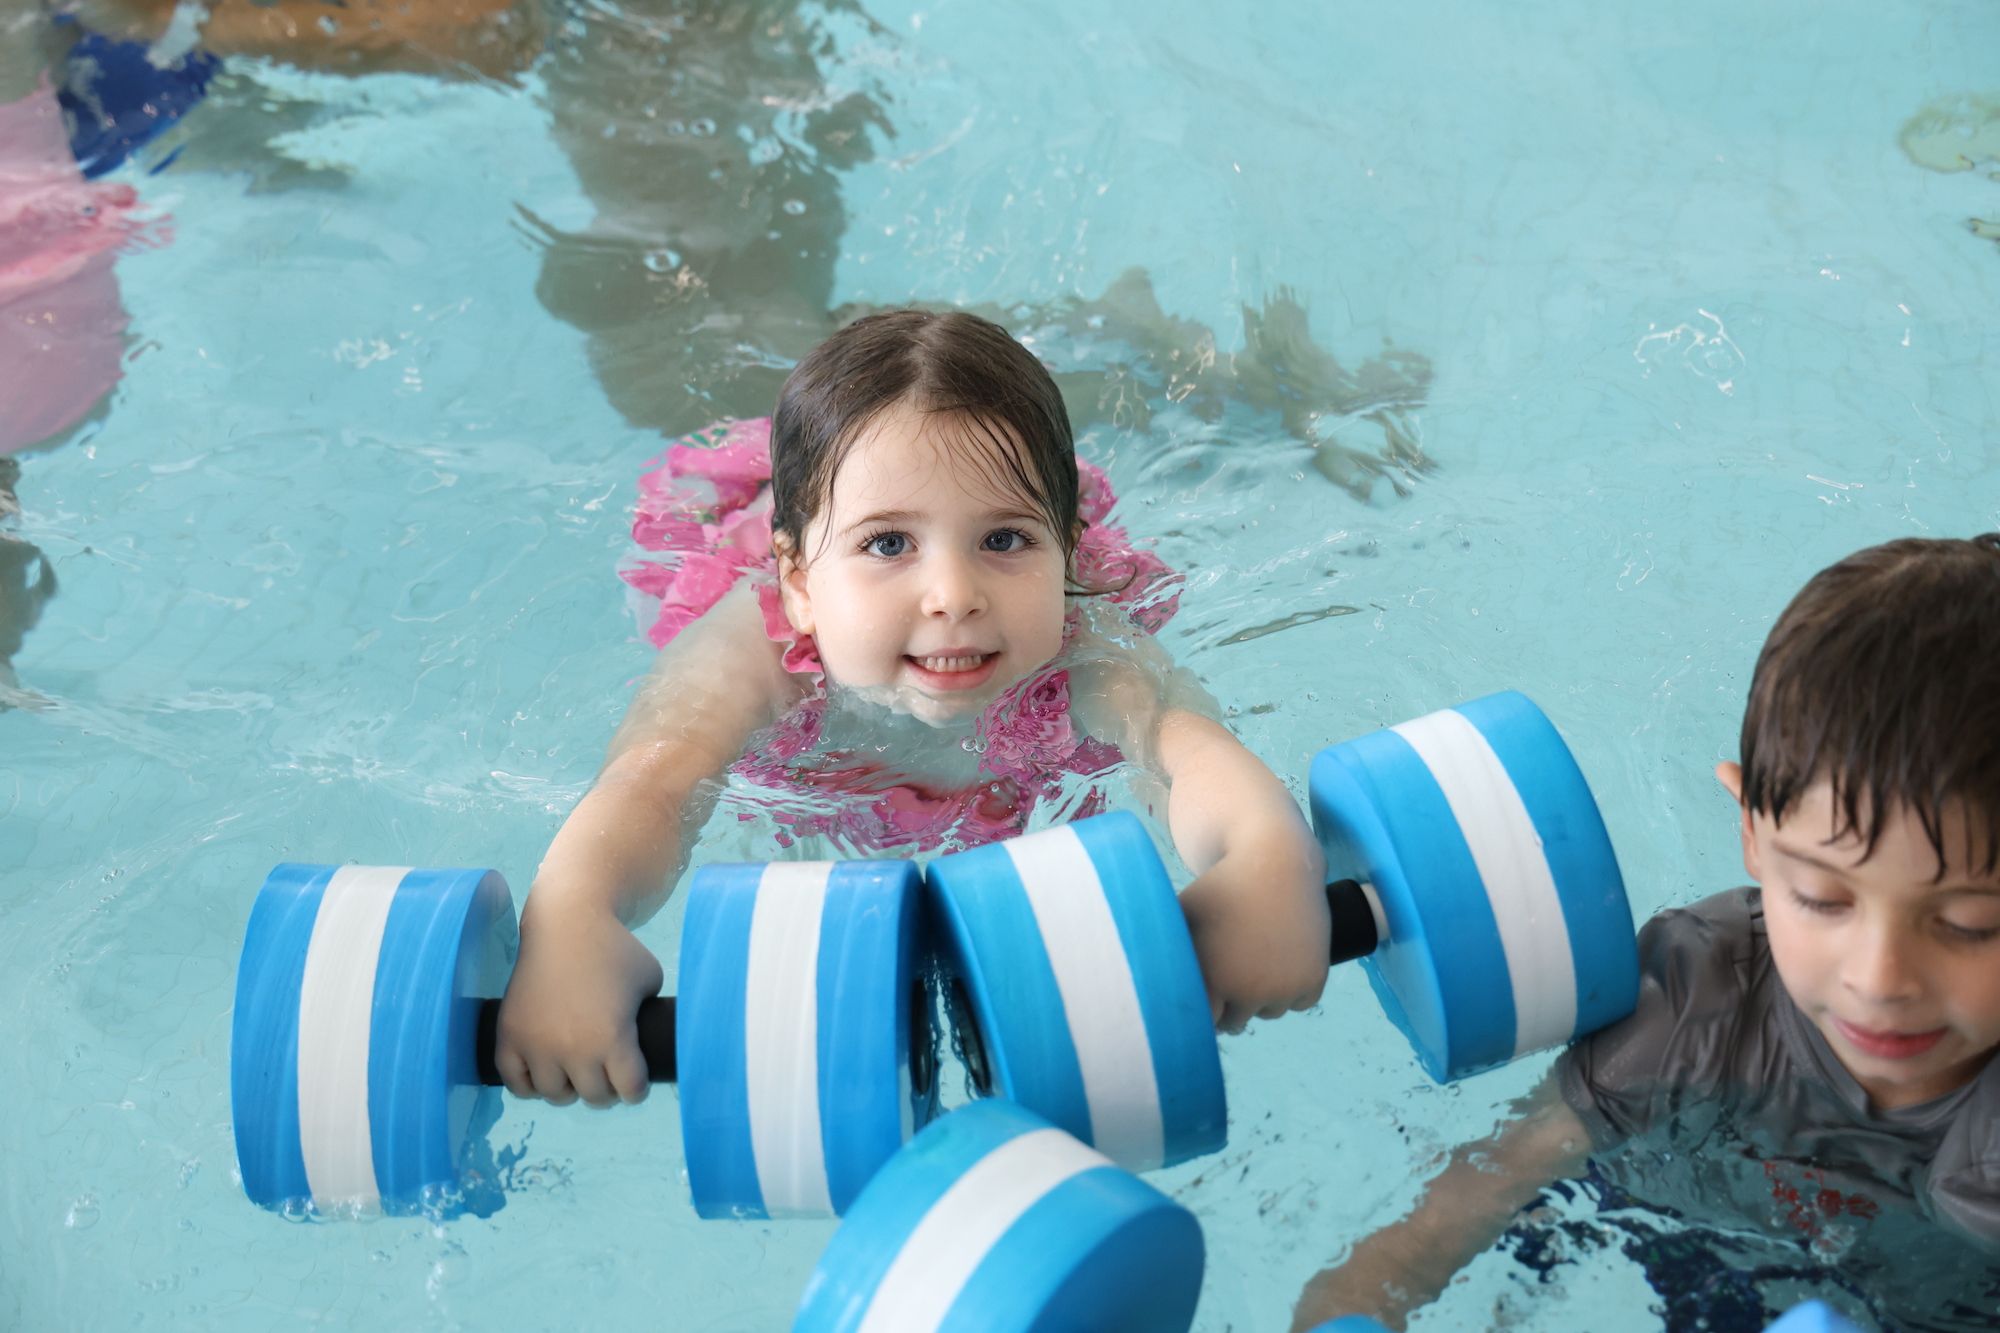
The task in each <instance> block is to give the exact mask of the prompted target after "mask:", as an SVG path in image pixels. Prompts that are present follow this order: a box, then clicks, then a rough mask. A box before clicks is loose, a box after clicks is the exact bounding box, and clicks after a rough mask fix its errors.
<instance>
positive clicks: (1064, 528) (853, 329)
mask: <svg viewBox="0 0 2000 1333" xmlns="http://www.w3.org/2000/svg"><path fill="white" fill-rule="evenodd" d="M906 401H907V402H909V403H910V404H912V405H913V406H914V407H915V408H916V409H917V410H918V411H920V412H923V413H924V414H926V415H927V416H930V417H933V418H935V419H936V420H937V422H938V425H939V427H940V429H945V430H950V431H953V432H957V433H958V437H959V442H963V443H965V444H967V445H968V446H970V447H971V451H973V452H976V455H977V456H978V457H979V458H980V459H981V460H982V461H983V463H984V466H985V467H986V469H987V471H988V474H989V476H990V477H991V479H992V480H993V482H994V483H995V485H996V486H998V487H1000V488H1002V489H1005V490H1007V491H1010V492H1013V493H1016V494H1018V495H1019V496H1021V497H1022V498H1023V499H1026V500H1028V501H1029V502H1030V503H1031V504H1032V505H1033V506H1034V508H1035V509H1036V510H1037V511H1038V512H1039V513H1040V514H1041V515H1042V516H1043V518H1044V519H1046V520H1047V522H1048V525H1049V528H1050V530H1051V531H1053V532H1055V533H1056V534H1057V537H1058V540H1060V541H1061V542H1062V548H1063V558H1064V562H1065V563H1066V564H1067V563H1068V562H1069V559H1070V557H1072V556H1074V555H1075V553H1076V542H1077V538H1078V537H1079V536H1080V535H1081V533H1082V524H1081V523H1080V522H1079V520H1078V509H1077V504H1078V500H1077V484H1078V483H1077V469H1076V437H1075V435H1074V434H1073V433H1072V431H1071V429H1070V422H1069V412H1068V410H1067V409H1066V408H1064V406H1063V401H1062V394H1061V393H1060V392H1059V391H1058V390H1057V388H1056V384H1055V380H1054V379H1052V378H1051V377H1050V376H1049V372H1048V370H1047V369H1046V368H1045V367H1044V366H1043V365H1042V363H1041V362H1040V361H1037V360H1036V359H1035V357H1034V354H1033V353H1031V352H1030V351H1028V349H1027V348H1025V347H1023V346H1021V344H1020V343H1018V342H1016V341H1014V339H1013V337H1012V336H1011V335H1009V334H1008V332H1007V330H1005V329H1003V328H1001V327H1000V326H999V325H998V324H995V323H993V322H992V321H990V320H985V319H981V318H979V317H978V316H977V315H968V314H965V313H963V312H961V311H950V312H946V313H942V314H938V313H933V312H931V311H926V310H892V311H888V312H886V313H883V314H878V315H869V316H866V317H864V318H862V319H858V320H856V321H854V322H853V323H852V324H849V325H848V326H847V327H846V328H844V329H842V330H840V332H838V333H836V334H834V335H833V336H832V337H831V338H828V339H827V340H826V341H825V342H823V343H821V344H820V345H819V346H818V347H815V348H814V349H813V350H812V351H811V352H809V353H808V354H807V355H806V357H805V358H804V359H803V360H801V361H800V362H799V364H798V366H797V367H796V368H795V369H794V370H793V371H792V373H791V375H790V376H789V377H788V378H787V379H786V380H785V385H784V388H783V389H781V390H780V391H779V393H778V410H777V411H776V412H775V413H774V414H773V415H772V421H771V502H772V507H771V530H772V531H773V532H774V533H776V534H778V535H779V536H780V538H781V539H782V541H783V542H784V543H785V544H786V545H788V546H789V548H790V550H791V552H793V553H796V554H797V555H798V556H800V557H803V556H804V554H805V547H804V544H805V531H806V528H807V526H808V525H809V524H810V523H811V522H812V520H813V519H814V517H816V516H817V515H818V514H819V512H820V511H821V510H823V509H824V508H825V507H826V504H827V501H828V499H829V498H830V497H831V496H832V494H833V479H834V475H835V474H836V473H837V472H838V471H839V470H840V464H841V462H842V460H843V459H845V458H846V456H847V451H848V449H849V448H851V447H852V446H853V444H854V441H855V439H856V438H857V437H858V436H859V435H860V434H861V433H862V432H863V431H864V430H866V429H867V427H868V424H869V423H870V422H871V421H873V420H875V418H876V417H878V416H880V415H881V414H882V413H883V412H884V411H886V410H888V409H889V408H891V407H893V406H895V405H896V404H898V403H901V402H906Z"/></svg>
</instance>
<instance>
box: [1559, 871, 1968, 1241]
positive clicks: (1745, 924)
mask: <svg viewBox="0 0 2000 1333" xmlns="http://www.w3.org/2000/svg"><path fill="white" fill-rule="evenodd" d="M1639 968H1640V983H1639V1007H1638V1009H1637V1011H1636V1012H1634V1013H1633V1014H1632V1015H1631V1016H1630V1017H1629V1018H1626V1019H1624V1020H1623V1021H1622V1022H1619V1023H1616V1024H1614V1025H1613V1026H1611V1027H1609V1028H1606V1029H1604V1030H1603V1031H1602V1032H1598V1033H1595V1034H1593V1035H1591V1036H1589V1037H1586V1038H1584V1039H1583V1040H1581V1041H1580V1042H1578V1043H1577V1044H1576V1045H1575V1046H1573V1047H1571V1048H1570V1049H1569V1050H1568V1051H1566V1052H1564V1053H1563V1055H1562V1057H1561V1059H1560V1060H1559V1061H1558V1063H1557V1078H1558V1079H1559V1081H1560V1086H1561V1088H1562V1093H1563V1098H1564V1100H1566V1101H1567V1102H1568V1103H1569V1105H1570V1107H1571V1108H1572V1109H1573V1110H1575V1112H1576V1113H1577V1115H1578V1116H1579V1117H1580V1118H1581V1119H1582V1120H1583V1122H1584V1124H1585V1125H1586V1126H1587V1127H1588V1128H1589V1130H1590V1134H1591V1138H1592V1141H1593V1143H1594V1144H1595V1145H1596V1146H1597V1147H1599V1148H1607V1147H1609V1146H1611V1145H1612V1144H1614V1143H1617V1142H1620V1141H1622V1140H1624V1139H1627V1138H1631V1137H1635V1136H1637V1135H1641V1134H1644V1133H1646V1132H1647V1131H1648V1130H1650V1129H1652V1128H1654V1127H1655V1126H1657V1125H1664V1124H1665V1123H1666V1122H1668V1121H1669V1120H1671V1119H1673V1118H1674V1117H1676V1116H1679V1115H1681V1114H1683V1113H1684V1112H1688V1113H1694V1112H1697V1111H1699V1110H1701V1109H1702V1108H1703V1107H1704V1106H1713V1107H1717V1108H1719V1109H1720V1110H1721V1112H1722V1113H1723V1114H1724V1115H1726V1116H1728V1117H1729V1118H1730V1119H1731V1120H1733V1121H1734V1122H1735V1124H1736V1126H1737V1128H1738V1130H1739V1132H1741V1133H1742V1134H1743V1136H1744V1137H1745V1138H1746V1139H1747V1140H1748V1141H1749V1142H1750V1143H1752V1144H1753V1145H1754V1146H1756V1147H1757V1148H1759V1149H1761V1150H1765V1151H1768V1152H1770V1153H1772V1154H1774V1155H1778V1156H1783V1157H1787V1158H1792V1159H1805V1160H1807V1161H1810V1162H1812V1163H1814V1164H1815V1165H1816V1166H1824V1167H1826V1168H1828V1169H1830V1170H1832V1171H1835V1172H1838V1173H1839V1174H1840V1175H1842V1176H1845V1177H1848V1178H1850V1179H1857V1180H1862V1181H1867V1182H1870V1184H1871V1192H1872V1193H1874V1194H1877V1195H1879V1196H1880V1197H1881V1201H1882V1202H1885V1203H1886V1202H1891V1201H1892V1199H1891V1197H1890V1196H1892V1195H1893V1196H1901V1199H1902V1200H1903V1201H1906V1206H1908V1207H1911V1208H1913V1209H1914V1210H1915V1211H1917V1212H1918V1213H1919V1214H1921V1215H1922V1216H1924V1217H1927V1218H1930V1219H1932V1220H1934V1221H1938V1222H1941V1223H1943V1224H1945V1225H1946V1226H1948V1227H1950V1228H1952V1229H1953V1230H1955V1231H1958V1232H1960V1233H1962V1234H1963V1235H1965V1236H1966V1237H1967V1238H1969V1239H1970V1240H1972V1241H1973V1242H1974V1243H1975V1244H1976V1245H1978V1246H1979V1247H1980V1248H1981V1249H1982V1250H1984V1251H1986V1252H1987V1253H1989V1254H1993V1253H2000V1059H1996V1060H1990V1061H1989V1062H1988V1063H1987V1065H1986V1068H1985V1069H1984V1070H1983V1071H1981V1073H1980V1075H1979V1077H1978V1078H1976V1079H1974V1080H1973V1081H1972V1082H1971V1083H1969V1084H1967V1085H1966V1086H1965V1087H1962V1088H1960V1089H1958V1090H1957V1091H1955V1092H1952V1093H1948V1094H1946V1095H1945V1096H1943V1097H1939V1098H1937V1099H1936V1100H1934V1101H1929V1102H1925V1103H1923V1104H1922V1105H1919V1106H1912V1107H1907V1108H1905V1109H1903V1110H1899V1111H1872V1110H1870V1109H1869V1106H1868V1096H1867V1094H1866V1093H1864V1092H1863V1091H1862V1090H1861V1086H1860V1085H1859V1084H1858V1083H1856V1082H1855V1081H1854V1076H1853V1075H1852V1074H1850V1073H1848V1072H1847V1070H1846V1068H1845V1067H1843V1066H1842V1065H1841V1063H1840V1060H1839V1059H1838V1057H1836V1056H1835V1055H1834V1053H1833V1051H1832V1049H1831V1048H1830V1047H1829V1046H1828V1045H1827V1044H1826V1039H1825V1038H1824V1037H1822V1036H1821V1035H1820V1033H1819V1031H1818V1029H1816V1028H1815V1027H1814V1026H1813V1025H1812V1023H1811V1022H1810V1021H1808V1020H1807V1018H1806V1017H1805V1015H1804V1014H1802V1013H1800V1012H1799V1010H1798V1007H1797V1006H1796V1005H1794V1004H1793V1003H1792V1000H1791V997H1790V996H1789V995H1788V994H1787V993H1786V991H1785V988H1784V986H1783V984H1782V983H1781V982H1780V981H1779V979H1778V973H1777V969H1776V968H1775V967H1774V966H1773V965H1772V962H1771V946H1770V941H1769V939H1768V938H1767V937H1766V935H1765V931H1764V908H1763V901H1762V898H1761V897H1760V895H1759V891H1758V890H1756V889H1735V890H1731V891H1730V892H1728V893H1719V894H1716V895H1715V896H1714V897H1712V898H1706V899H1704V900H1702V901H1701V902H1698V903H1695V904H1693V905H1692V906H1689V907H1685V908H1675V909H1671V910H1668V911H1665V912H1661V913H1660V914H1659V915H1658V916H1656V917H1654V918H1653V919H1652V920H1651V921H1649V922H1647V923H1646V925H1645V928H1644V929H1642V930H1641V931H1640V932H1639ZM1875 1186H1879V1188H1873V1187H1875Z"/></svg>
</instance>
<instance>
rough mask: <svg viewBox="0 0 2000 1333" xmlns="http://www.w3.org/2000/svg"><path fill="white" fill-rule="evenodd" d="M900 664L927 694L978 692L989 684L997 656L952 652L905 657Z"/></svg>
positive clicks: (996, 654)
mask: <svg viewBox="0 0 2000 1333" xmlns="http://www.w3.org/2000/svg"><path fill="white" fill-rule="evenodd" d="M903 661H904V662H905V663H907V664H908V666H909V668H910V674H911V675H912V676H915V677H916V679H917V683H918V684H919V685H921V686H923V687H924V688H925V689H927V690H935V691H938V692H948V691H957V690H973V689H978V688H979V687H980V686H981V685H984V684H985V683H986V682H987V681H989V680H991V679H992V678H993V673H994V671H995V670H996V669H997V667H998V664H999V661H1000V654H999V653H981V652H975V651H973V650H971V649H968V648H953V649H950V650H948V651H945V652H942V653H926V654H925V655H923V656H922V657H918V656H915V655H913V654H905V655H904V657H903Z"/></svg>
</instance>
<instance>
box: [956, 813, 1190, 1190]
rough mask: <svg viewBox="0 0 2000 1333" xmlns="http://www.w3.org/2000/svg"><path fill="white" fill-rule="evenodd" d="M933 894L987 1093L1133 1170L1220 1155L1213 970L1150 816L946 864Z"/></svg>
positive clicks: (1053, 834) (967, 1042)
mask: <svg viewBox="0 0 2000 1333" xmlns="http://www.w3.org/2000/svg"><path fill="white" fill-rule="evenodd" d="M925 884H926V886H927V888H928V891H929V893H930V896H931V901H932V902H933V904H934V905H935V906H936V907H937V908H938V911H937V912H936V917H937V920H938V921H939V923H940V926H941V939H940V946H941V953H942V957H943V960H944V970H945V973H946V975H947V976H948V978H949V982H948V985H949V989H950V993H949V995H948V997H947V1002H948V1004H949V1005H950V1006H951V1008H952V1009H953V1011H954V1012H953V1016H954V1018H955V1020H957V1028H958V1031H959V1037H960V1042H961V1049H962V1051H963V1053H964V1054H965V1055H966V1057H967V1063H968V1065H969V1067H970V1069H971V1073H972V1077H973V1082H974V1084H975V1086H976V1087H978V1088H979V1089H980V1090H981V1091H983V1092H991V1093H997V1094H998V1095H1000V1096H1003V1097H1007V1098H1011V1099H1012V1100H1014V1101H1017V1102H1019V1103H1020V1104H1021V1105H1023V1106H1025V1107H1028V1108H1029V1109H1031V1110H1033V1111H1034V1112H1035V1113H1036V1114H1038V1115H1041V1116H1045V1117H1046V1118H1048V1119H1049V1120H1050V1121H1052V1122H1054V1123H1055V1124H1056V1125H1057V1126H1059V1127H1060V1128H1062V1129H1064V1130H1066V1131H1067V1132H1069V1133H1071V1134H1073V1135H1075V1136H1076V1137H1077V1138H1079V1139H1081V1140H1083V1141H1084V1142H1085V1143H1088V1144H1091V1145H1092V1146H1094V1147H1095V1148H1097V1150H1098V1151H1100V1152H1102V1153H1104V1154H1105V1155H1106V1156H1108V1157H1110V1158H1111V1159H1112V1160H1113V1161H1115V1162H1117V1163H1118V1164H1119V1165H1121V1166H1125V1167H1128V1168H1130V1169H1132V1170H1135V1171H1149V1170H1152V1169H1154V1168H1156V1167H1160V1166H1169V1165H1172V1164H1173V1163H1176V1162H1181V1161H1186V1160H1188V1159H1189V1158H1193V1157H1199V1156H1201V1155H1203V1154H1204V1153H1209V1152H1213V1151H1215V1150H1216V1149H1217V1148H1220V1147H1221V1146H1222V1144H1223V1141H1224V1139H1225V1137H1226V1135H1227V1132H1228V1108H1227V1105H1226V1102H1225V1099H1224V1096H1223V1088H1222V1060H1221V1056H1220V1054H1219V1053H1218V1052H1217V1050H1216V1045H1215V1037H1214V1032H1213V1029H1212V1027H1211V1020H1210V1012H1209V1007H1208V997H1207V993H1206V991H1205V990H1204V988H1203V986H1202V980H1201V969H1200V966H1199V964H1198V963H1197V962H1196V961H1195V956H1194V944H1193V942H1192V941H1191V940H1190V939H1189V937H1188V931H1187V921H1186V919H1185V918H1183V917H1182V916H1181V911H1180V904H1179V901H1178V900H1177V899H1176V898H1175V896H1174V888H1173V884H1172V883H1171V881H1169V880H1168V878H1167V872H1166V867H1165V866H1163V865H1162V864H1161V863H1160V856H1159V852H1158V849H1156V848H1155V847H1154V845H1153V840H1152V837H1151V835H1149V834H1148V833H1147V832H1146V829H1145V826H1144V825H1143V824H1141V823H1140V822H1139V821H1138V819H1136V818H1135V817H1133V816H1132V815H1130V814H1126V813H1123V812H1120V813H1115V814H1108V815H1099V816H1096V817H1095V818H1091V819H1084V820H1079V821H1077V822H1076V823H1074V824H1067V825H1064V826H1062V827H1060V828H1053V829H1048V830H1045V831H1043V832H1039V833H1030V834H1027V835H1025V836H1023V837H1019V838H1014V839H1011V840H1009V841H1007V842H1001V843H994V844H991V845H989V846H985V847H979V848H975V849H973V850H972V851H967V852H958V853H955V854H953V855H950V856H944V857H940V858H939V859H938V860H936V861H933V862H932V863H931V865H930V867H929V869H928V870H927V872H926V874H925Z"/></svg>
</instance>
